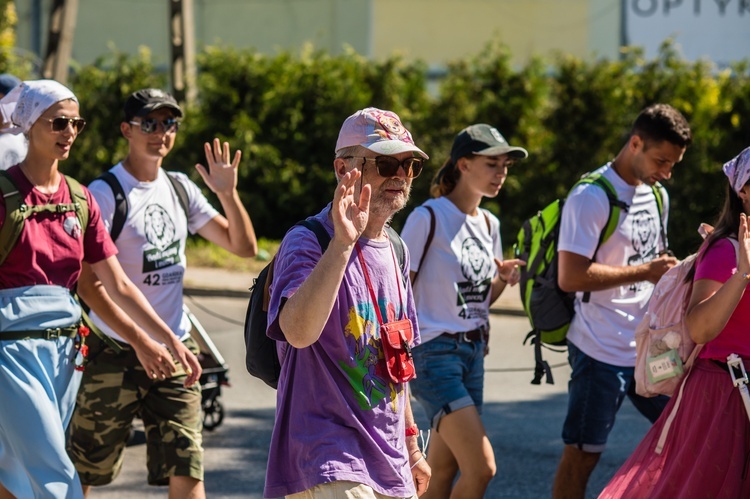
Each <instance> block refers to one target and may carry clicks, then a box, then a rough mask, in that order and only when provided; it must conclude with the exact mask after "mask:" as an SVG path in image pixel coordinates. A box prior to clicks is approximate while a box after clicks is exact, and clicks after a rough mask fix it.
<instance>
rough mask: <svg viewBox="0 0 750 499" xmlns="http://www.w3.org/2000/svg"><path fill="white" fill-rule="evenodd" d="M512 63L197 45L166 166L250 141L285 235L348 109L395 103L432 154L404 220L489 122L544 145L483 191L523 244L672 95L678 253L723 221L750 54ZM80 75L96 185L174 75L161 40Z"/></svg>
mask: <svg viewBox="0 0 750 499" xmlns="http://www.w3.org/2000/svg"><path fill="white" fill-rule="evenodd" d="M0 4H1V2H0ZM510 61H511V58H510V54H509V52H508V50H507V48H505V47H503V46H502V45H500V44H499V43H495V42H493V43H490V44H488V45H487V47H486V48H485V49H484V50H482V51H481V53H479V54H477V55H476V56H474V57H471V58H467V59H466V60H460V61H455V62H453V63H451V64H450V65H449V66H448V68H447V72H446V74H445V77H444V78H443V79H442V80H441V81H440V84H439V87H438V89H437V91H436V92H435V93H434V95H432V94H430V93H429V92H428V90H427V85H426V82H427V68H426V66H425V65H424V64H423V63H407V62H405V61H403V60H402V59H400V58H398V57H393V58H390V59H388V60H385V61H371V60H368V59H366V58H364V57H362V56H359V55H357V54H355V53H354V52H353V51H349V52H347V53H345V54H343V55H340V56H331V55H328V54H327V53H325V52H323V51H316V50H312V49H309V48H308V49H305V50H304V51H303V53H302V54H301V55H294V54H291V53H289V52H283V53H280V54H278V55H275V56H269V55H262V54H259V53H257V52H255V51H252V50H237V49H232V48H226V47H221V48H218V47H214V48H209V49H207V50H206V51H205V52H204V53H201V54H199V57H198V64H199V79H198V101H197V102H196V103H195V104H193V105H192V106H190V107H188V108H187V109H186V116H185V120H184V124H183V126H182V128H181V129H180V132H179V134H178V139H177V143H176V145H175V148H174V151H173V152H172V153H171V154H170V156H169V157H168V158H167V160H166V161H165V164H164V166H165V167H166V168H168V169H175V170H182V171H185V172H187V173H188V174H190V175H191V176H192V177H193V178H194V179H195V180H196V181H197V182H198V184H199V185H202V181H201V180H200V177H199V176H198V175H197V172H196V171H195V168H194V165H195V163H203V162H204V161H205V158H204V152H203V143H204V142H207V141H210V140H212V139H213V138H214V137H218V138H220V139H221V140H227V141H229V143H230V144H231V146H232V149H233V150H234V149H240V150H241V151H242V154H243V159H242V163H241V167H240V174H239V175H240V195H241V197H242V200H243V202H244V203H245V205H246V206H247V207H248V210H249V212H250V214H251V216H252V218H253V222H254V224H255V226H256V229H257V232H258V234H259V235H260V236H263V237H269V238H280V237H281V236H283V234H284V232H285V231H286V229H287V228H288V227H290V226H291V225H292V224H293V223H295V222H296V221H297V220H299V219H300V218H302V217H303V216H305V215H308V214H311V213H315V212H317V211H319V210H320V209H321V208H322V207H323V206H324V205H325V204H326V203H328V202H329V201H330V200H331V198H332V195H333V190H334V186H335V178H334V174H333V168H332V163H333V155H334V150H333V149H334V145H335V143H336V138H337V135H338V130H339V127H340V126H341V123H342V122H343V120H344V119H345V118H346V117H347V116H349V115H350V114H352V113H353V112H354V111H356V110H357V109H361V108H363V107H367V106H376V107H381V108H384V109H391V110H393V111H395V112H397V113H398V114H399V115H400V116H401V118H402V120H403V121H404V123H405V124H406V126H407V127H408V128H409V129H410V130H411V132H412V134H413V135H414V137H415V140H416V142H417V144H418V145H419V146H420V147H421V148H422V149H423V150H425V151H426V152H427V153H428V154H429V155H430V157H431V159H430V161H428V162H427V165H426V168H425V171H424V173H423V174H422V176H421V177H419V178H418V179H416V180H415V181H414V185H413V194H412V200H411V202H410V203H409V206H408V208H407V209H406V210H403V212H402V213H399V214H398V215H397V216H396V217H395V220H394V226H395V227H396V228H400V227H401V224H402V223H403V220H404V219H405V217H406V215H407V214H408V212H409V211H411V209H413V207H414V206H416V205H418V204H420V203H422V202H423V201H424V200H425V199H426V198H427V197H428V191H429V184H430V182H431V180H432V177H433V175H434V174H435V172H436V171H437V170H438V169H439V168H440V166H441V165H442V164H443V162H444V161H445V159H446V158H447V156H448V153H449V150H450V146H451V143H452V141H453V137H454V136H455V134H456V133H457V132H458V131H459V130H461V129H462V128H464V127H465V126H467V125H469V124H472V123H478V122H486V123H490V124H493V125H495V126H496V127H497V128H498V129H499V130H500V131H501V132H502V133H503V135H505V137H506V138H507V139H508V140H509V142H510V143H511V144H514V145H520V146H523V147H525V148H527V149H528V150H529V153H530V157H529V158H528V159H527V160H525V161H522V162H520V163H519V164H518V165H517V166H515V167H514V168H513V169H512V170H511V172H510V176H509V178H508V179H507V181H506V184H505V187H504V188H503V190H502V191H501V193H500V195H499V196H498V197H497V198H496V199H487V200H485V201H484V203H483V205H484V206H485V207H487V208H489V209H490V210H492V211H493V212H494V213H496V214H498V215H499V216H500V218H501V220H502V235H503V238H504V240H505V242H506V246H507V247H509V246H510V242H511V241H512V240H513V239H514V238H515V235H516V233H517V232H518V229H519V227H520V224H521V222H522V221H523V220H525V219H526V218H528V217H530V216H531V215H532V214H534V213H536V211H537V210H539V209H541V208H542V207H543V206H545V205H546V204H547V203H549V202H550V201H551V200H553V199H555V198H557V197H560V196H563V195H565V193H566V192H567V190H568V189H569V187H570V186H571V185H573V183H574V182H575V181H576V180H577V179H578V178H579V177H580V175H582V174H583V173H585V172H587V171H590V170H593V169H595V168H597V167H599V166H600V165H602V164H604V163H605V162H606V161H608V160H610V159H611V158H613V157H614V156H615V155H616V154H617V152H618V151H619V150H620V148H621V147H622V145H623V144H624V143H625V140H626V137H627V134H628V132H629V127H630V124H631V123H632V121H633V119H635V117H636V115H637V114H638V112H639V111H640V110H641V109H642V108H644V107H645V106H647V105H649V104H652V103H654V102H666V103H669V104H672V105H673V106H675V107H676V108H678V109H679V110H680V111H682V112H683V113H684V114H685V116H686V117H687V118H688V120H689V121H690V124H691V126H692V129H693V135H694V143H693V145H692V146H691V147H690V148H688V151H687V153H686V154H685V159H684V161H683V162H682V163H680V164H679V165H677V167H676V168H675V169H674V175H673V180H671V181H669V182H667V189H668V191H669V193H670V196H671V203H672V210H671V216H670V236H671V242H672V246H673V248H674V249H675V251H676V252H677V254H678V256H684V255H686V254H688V253H689V252H692V251H694V250H695V247H696V245H697V243H698V242H699V239H698V236H697V234H696V233H695V230H696V228H697V226H698V223H699V222H703V221H707V222H712V221H713V218H714V217H715V216H716V214H717V212H718V210H719V208H720V205H721V201H722V197H723V192H724V191H723V189H724V184H725V179H724V176H723V174H722V173H721V165H722V164H723V163H724V162H725V161H727V160H729V159H730V158H732V157H733V156H735V155H736V154H738V153H739V152H740V151H741V150H742V149H743V148H744V147H747V146H748V145H750V64H749V63H748V62H747V61H746V62H742V63H737V64H735V65H734V66H733V67H731V68H727V69H724V70H722V71H719V70H717V69H716V68H714V67H712V66H711V65H709V64H707V63H705V62H697V63H690V62H686V61H683V60H682V59H681V58H679V57H678V56H677V54H676V52H675V49H674V46H673V45H672V44H671V43H669V42H667V43H665V44H664V46H663V47H662V50H661V53H660V55H659V56H658V57H657V58H656V59H653V60H645V59H644V58H643V53H642V51H640V50H637V49H628V50H623V54H622V57H621V58H620V59H619V60H617V61H607V60H596V61H588V62H587V61H582V60H580V59H576V58H572V57H565V56H559V57H558V58H556V59H555V60H554V61H552V62H551V63H550V62H548V61H542V60H538V59H535V60H533V61H531V62H530V63H528V64H526V65H525V66H523V67H519V68H517V67H514V66H513V65H512V64H511V62H510ZM1 65H2V59H0V66H1ZM13 69H14V67H13V66H12V65H11V66H9V67H8V68H7V69H6V70H10V71H13ZM16 69H18V71H17V72H18V73H19V74H27V73H28V72H25V71H24V69H23V68H22V67H17V68H16ZM70 84H71V86H72V88H73V90H74V91H75V92H76V94H77V95H78V96H79V98H80V101H81V114H82V115H83V116H84V117H85V118H86V119H87V121H88V125H87V127H86V130H85V131H84V133H83V134H82V135H81V136H80V138H79V139H78V141H77V142H76V145H75V146H74V148H73V152H72V154H71V158H70V159H69V160H68V161H66V162H65V163H64V164H63V165H62V167H63V170H64V171H65V172H67V173H71V174H73V175H74V176H76V177H78V178H79V179H81V180H82V181H84V182H87V181H89V180H91V179H92V178H94V177H96V176H98V175H99V174H100V173H101V172H102V171H104V170H105V169H106V168H108V167H110V166H111V165H112V164H114V163H115V162H117V161H119V160H120V159H122V158H123V157H124V155H125V153H126V151H127V145H126V143H125V141H124V139H122V137H121V136H120V131H119V123H120V120H121V119H122V117H121V113H122V104H123V102H124V100H125V98H126V96H127V95H128V94H129V93H130V92H132V91H134V90H136V89H138V88H142V87H146V86H154V87H160V88H166V77H165V75H164V73H163V71H157V68H156V67H155V66H154V64H153V63H152V62H151V60H150V57H149V54H148V53H147V52H143V53H141V54H139V55H138V56H126V55H123V54H118V53H113V54H111V55H109V56H107V57H103V58H102V59H100V60H98V61H97V62H96V63H94V64H92V65H90V66H85V67H82V68H79V69H78V70H77V71H75V74H74V75H73V76H72V79H71V82H70Z"/></svg>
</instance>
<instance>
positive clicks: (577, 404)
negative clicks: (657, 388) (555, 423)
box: [562, 342, 669, 453]
mask: <svg viewBox="0 0 750 499" xmlns="http://www.w3.org/2000/svg"><path fill="white" fill-rule="evenodd" d="M568 362H569V363H570V367H572V368H573V372H572V373H571V375H570V381H569V382H568V415H567V417H566V418H565V424H564V425H563V431H562V438H563V442H565V443H566V444H567V445H575V446H577V447H578V448H579V449H581V450H583V451H584V452H592V453H601V452H603V451H604V449H605V447H606V446H607V437H608V436H609V432H610V431H611V430H612V427H613V426H614V424H615V415H616V414H617V411H618V410H619V409H620V406H621V405H622V401H623V400H624V399H625V396H627V397H628V398H629V399H630V401H631V402H633V405H634V406H635V408H636V409H638V411H639V412H640V413H641V414H643V415H644V416H646V418H648V419H649V420H650V421H651V422H652V423H653V422H654V421H656V420H657V419H658V418H659V415H660V414H661V411H662V410H663V409H664V407H665V406H666V405H667V402H668V401H669V398H668V397H665V396H663V395H662V396H658V397H651V398H647V397H642V396H640V395H638V394H637V393H636V392H635V380H634V368H632V367H622V366H613V365H611V364H605V363H604V362H599V361H598V360H595V359H593V358H591V357H589V356H588V355H586V354H585V353H583V352H582V351H581V350H579V349H578V348H577V347H576V346H575V345H574V344H572V343H570V342H568Z"/></svg>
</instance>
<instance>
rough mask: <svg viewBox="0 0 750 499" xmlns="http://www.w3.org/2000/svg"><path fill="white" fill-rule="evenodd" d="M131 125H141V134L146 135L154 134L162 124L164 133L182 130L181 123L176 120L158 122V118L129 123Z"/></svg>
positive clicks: (169, 119) (168, 119)
mask: <svg viewBox="0 0 750 499" xmlns="http://www.w3.org/2000/svg"><path fill="white" fill-rule="evenodd" d="M128 123H130V124H131V125H139V126H140V127H141V132H143V133H145V134H152V133H154V132H156V131H157V130H158V129H159V124H161V128H162V130H164V133H171V132H176V131H177V130H178V129H179V128H180V122H179V121H178V120H176V119H174V118H167V119H165V120H157V119H156V118H148V119H145V120H144V119H142V120H141V121H129V122H128Z"/></svg>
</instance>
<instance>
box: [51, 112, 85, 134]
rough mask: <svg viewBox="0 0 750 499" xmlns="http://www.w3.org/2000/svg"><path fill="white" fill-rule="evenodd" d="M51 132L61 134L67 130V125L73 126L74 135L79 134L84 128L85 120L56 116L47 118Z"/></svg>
mask: <svg viewBox="0 0 750 499" xmlns="http://www.w3.org/2000/svg"><path fill="white" fill-rule="evenodd" d="M47 121H49V122H50V126H51V127H52V131H53V132H63V131H65V130H66V129H67V128H68V125H72V126H73V130H75V132H76V133H81V132H82V131H83V127H85V126H86V120H84V119H83V118H68V117H66V116H58V117H57V118H48V119H47Z"/></svg>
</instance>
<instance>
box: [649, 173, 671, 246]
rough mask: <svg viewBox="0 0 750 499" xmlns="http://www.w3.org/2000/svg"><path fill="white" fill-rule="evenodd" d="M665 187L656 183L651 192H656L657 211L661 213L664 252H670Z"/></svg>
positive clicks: (660, 227)
mask: <svg viewBox="0 0 750 499" xmlns="http://www.w3.org/2000/svg"><path fill="white" fill-rule="evenodd" d="M662 189H664V187H663V186H662V185H661V184H660V183H659V182H656V183H655V184H654V185H652V186H651V190H652V191H653V192H654V198H655V199H656V209H657V210H658V211H659V230H660V233H661V241H662V243H664V251H669V239H668V238H667V228H666V227H665V226H664V195H663V194H662Z"/></svg>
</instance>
